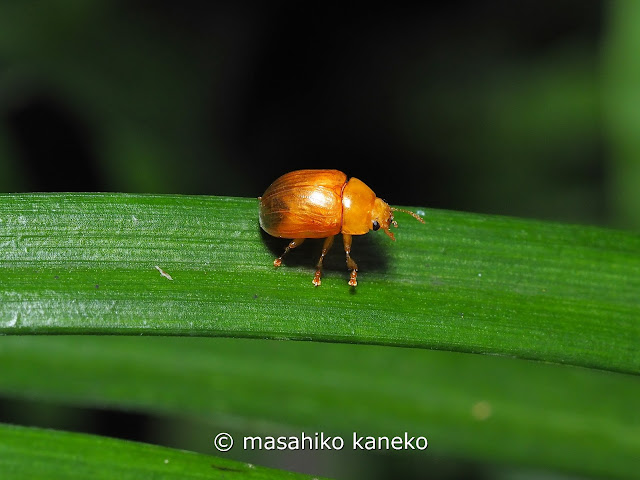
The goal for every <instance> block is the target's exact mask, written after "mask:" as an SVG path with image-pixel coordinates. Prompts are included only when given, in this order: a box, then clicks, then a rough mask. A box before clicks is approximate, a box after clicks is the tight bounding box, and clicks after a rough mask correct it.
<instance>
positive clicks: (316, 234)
mask: <svg viewBox="0 0 640 480" xmlns="http://www.w3.org/2000/svg"><path fill="white" fill-rule="evenodd" d="M258 200H259V201H260V226H261V227H262V229H263V230H264V231H265V232H267V233H268V234H269V235H272V236H274V237H280V238H292V239H293V240H291V242H290V243H289V245H288V246H287V248H285V250H284V253H283V254H282V255H280V256H279V257H278V258H276V259H275V260H274V261H273V265H274V266H276V267H279V266H280V265H281V264H282V257H284V256H285V255H286V254H287V253H288V252H289V250H291V249H292V248H296V247H297V246H298V245H300V244H301V243H302V242H303V241H304V240H305V239H306V238H324V239H325V241H324V244H323V246H322V253H321V254H320V260H318V264H317V265H316V273H315V276H314V277H313V284H314V285H315V286H316V287H317V286H318V285H320V283H321V282H320V277H321V276H322V261H323V260H324V257H325V255H326V254H327V251H328V250H329V248H331V245H332V244H333V238H334V236H335V235H337V234H338V233H342V239H343V243H344V251H345V253H346V255H347V268H348V269H349V270H351V277H350V278H349V285H351V286H353V287H355V286H356V285H357V284H358V282H357V281H356V278H357V276H358V265H356V262H354V261H353V259H352V258H351V237H352V235H364V234H365V233H367V232H369V230H378V229H380V228H381V229H382V230H384V233H386V234H387V235H389V237H391V240H394V241H395V238H394V236H393V233H391V232H390V231H389V226H390V225H393V226H394V227H397V226H398V224H397V222H396V221H395V220H394V219H393V214H392V213H391V212H392V211H401V212H405V213H408V214H410V215H412V216H413V217H414V218H416V219H418V220H420V221H421V222H422V223H424V220H423V219H422V218H421V217H419V216H418V215H416V214H415V213H413V212H410V211H408V210H402V209H399V208H394V207H390V206H389V205H387V204H386V203H385V202H384V201H383V200H382V199H380V198H377V197H376V194H375V193H373V190H371V189H370V188H369V187H367V186H366V185H365V184H364V182H362V181H360V180H358V179H357V178H353V177H352V178H350V179H349V180H347V176H346V175H345V174H344V173H342V172H340V171H338V170H296V171H295V172H290V173H287V174H285V175H283V176H281V177H280V178H278V179H277V180H276V181H275V182H273V183H272V184H271V185H270V186H269V188H267V191H266V192H264V195H262V197H259V198H258Z"/></svg>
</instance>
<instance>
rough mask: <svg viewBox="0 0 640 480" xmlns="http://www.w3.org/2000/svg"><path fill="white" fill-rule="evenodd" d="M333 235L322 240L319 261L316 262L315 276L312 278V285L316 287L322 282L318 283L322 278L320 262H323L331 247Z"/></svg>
mask: <svg viewBox="0 0 640 480" xmlns="http://www.w3.org/2000/svg"><path fill="white" fill-rule="evenodd" d="M334 238H335V235H331V236H330V237H327V238H325V239H324V243H323V244H322V253H321V254H320V260H318V264H317V265H316V274H315V275H314V277H313V284H314V285H315V286H316V287H318V286H319V285H320V284H321V283H322V282H321V281H320V277H321V276H322V261H323V260H324V257H325V255H326V254H327V252H328V251H329V249H330V248H331V245H333V239H334Z"/></svg>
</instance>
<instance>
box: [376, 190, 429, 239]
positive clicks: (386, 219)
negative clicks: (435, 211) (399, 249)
mask: <svg viewBox="0 0 640 480" xmlns="http://www.w3.org/2000/svg"><path fill="white" fill-rule="evenodd" d="M393 212H404V213H408V214H409V215H411V216H412V217H413V218H415V219H416V220H418V221H419V222H421V223H424V220H423V219H422V217H421V216H419V215H417V214H416V213H414V212H411V211H409V210H404V209H402V208H395V207H390V206H389V205H388V204H387V203H386V202H385V201H384V200H382V199H381V198H376V201H375V203H374V204H373V210H372V211H371V222H372V226H371V229H372V230H379V229H382V230H384V233H386V234H387V235H388V236H389V238H391V240H394V241H395V237H394V235H393V233H392V232H391V230H389V227H390V226H391V225H393V226H394V228H397V227H398V222H396V221H395V219H394V218H393Z"/></svg>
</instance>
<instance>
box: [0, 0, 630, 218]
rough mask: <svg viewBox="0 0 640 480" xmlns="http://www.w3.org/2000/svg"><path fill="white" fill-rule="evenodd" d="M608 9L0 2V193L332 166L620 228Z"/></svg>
mask: <svg viewBox="0 0 640 480" xmlns="http://www.w3.org/2000/svg"><path fill="white" fill-rule="evenodd" d="M625 8H626V9H627V10H629V7H624V6H622V7H621V6H620V5H618V4H616V3H614V2H597V1H580V0H575V1H562V2H555V1H522V2H510V1H506V0H505V1H493V2H486V1H485V2H478V1H452V2H439V3H425V4H424V5H423V6H417V7H416V6H413V7H408V6H394V7H391V6H387V7H385V8H371V7H369V8H363V7H361V6H354V5H350V6H349V5H347V6H345V5H331V4H325V5H315V6H308V5H301V4H300V3H299V2H268V4H267V2H249V1H240V2H206V1H187V2H173V1H134V2H131V1H126V2H125V1H121V2H117V1H106V0H103V1H94V2H82V1H72V0H66V1H58V2H18V1H10V2H3V4H2V6H0V18H1V19H0V69H1V70H2V83H1V84H0V168H1V171H2V173H3V175H2V176H1V178H0V191H126V192H165V193H184V194H211V195H233V196H253V197H256V196H258V195H260V194H261V193H262V192H263V191H264V190H265V189H266V187H267V186H268V185H269V183H271V181H272V180H274V179H275V178H276V177H277V176H279V175H281V174H283V173H285V172H287V171H289V170H293V169H297V168H338V169H341V170H343V171H345V172H346V173H347V174H349V175H353V176H357V177H359V178H361V179H362V180H364V181H365V183H367V184H369V186H371V187H372V188H373V189H374V191H375V192H376V193H377V194H378V195H380V196H381V197H383V198H385V199H386V200H388V201H389V202H391V203H393V204H404V205H412V206H429V207H436V208H447V209H456V210H467V211H475V212H488V213H499V214H507V215H517V216H528V217H537V218H543V219H554V220H562V221H569V222H581V223H596V224H603V225H615V226H620V227H623V228H624V227H627V228H628V227H636V226H638V225H639V222H638V221H637V220H635V218H636V217H637V216H636V215H634V214H629V213H628V212H627V208H626V207H621V206H620V205H619V203H620V202H619V199H617V198H616V195H617V194H618V193H619V192H617V193H616V191H617V190H618V189H619V188H620V185H618V184H617V182H618V181H620V178H623V179H624V178H628V177H627V173H628V172H625V171H624V170H623V169H622V165H621V162H620V156H616V155H613V154H612V148H611V147H612V144H615V142H614V141H613V139H612V138H611V137H612V135H611V130H612V128H610V127H611V124H612V122H610V121H609V120H608V118H607V112H609V111H610V110H611V108H613V107H611V104H612V103H613V102H608V101H607V98H606V94H607V92H608V91H611V85H612V83H615V82H612V81H609V80H610V79H612V78H613V79H616V78H618V79H622V80H624V76H623V75H620V74H619V72H617V73H618V76H617V77H615V76H613V75H610V73H611V72H614V73H616V68H618V65H619V64H618V63H616V62H617V60H615V55H612V54H610V53H609V52H613V51H614V50H615V51H621V50H623V48H620V47H619V45H620V44H621V43H622V42H620V41H617V43H616V38H617V37H616V36H615V35H614V34H613V33H612V30H614V32H615V31H616V30H615V28H614V27H618V30H621V28H619V25H618V24H619V23H622V22H621V19H622V20H623V18H622V17H625V16H626V15H628V14H629V13H628V12H624V10H625ZM631 9H633V7H631ZM621 10H622V11H623V12H622V13H620V12H619V11H621ZM618 17H621V19H618ZM623 47H624V45H623ZM609 59H614V60H613V61H609ZM620 63H623V62H620ZM618 70H619V68H618ZM622 80H617V81H618V83H621V82H622ZM614 86H615V85H614ZM617 91H619V90H617ZM636 164H637V162H636ZM637 169H638V167H635V170H637ZM636 179H637V178H636ZM630 190H632V191H633V190H635V189H633V188H631V189H630ZM624 201H625V202H626V204H627V205H628V204H629V203H630V202H631V203H634V202H636V205H637V203H640V202H638V201H637V200H635V199H631V200H630V199H625V200H624ZM633 213H637V212H636V211H634V212H633Z"/></svg>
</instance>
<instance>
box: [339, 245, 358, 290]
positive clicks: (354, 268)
mask: <svg viewBox="0 0 640 480" xmlns="http://www.w3.org/2000/svg"><path fill="white" fill-rule="evenodd" d="M342 241H343V243H344V253H345V254H346V256H347V268H348V269H349V270H351V276H350V277H349V285H351V286H352V287H355V286H356V285H358V280H357V277H358V264H357V263H356V262H355V261H354V260H353V258H351V235H347V234H343V235H342Z"/></svg>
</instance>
